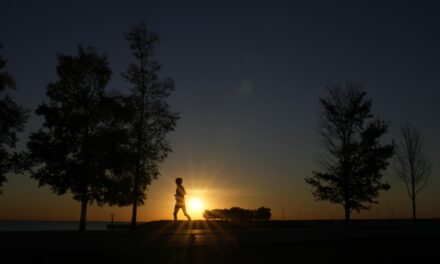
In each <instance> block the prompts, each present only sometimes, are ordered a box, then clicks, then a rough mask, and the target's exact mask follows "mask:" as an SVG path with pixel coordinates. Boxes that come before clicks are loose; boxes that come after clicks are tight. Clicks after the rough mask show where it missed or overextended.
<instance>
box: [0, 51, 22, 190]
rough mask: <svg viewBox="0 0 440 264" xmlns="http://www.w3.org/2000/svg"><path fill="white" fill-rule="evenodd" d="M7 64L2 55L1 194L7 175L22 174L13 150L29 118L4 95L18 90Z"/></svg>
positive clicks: (0, 90) (0, 99)
mask: <svg viewBox="0 0 440 264" xmlns="http://www.w3.org/2000/svg"><path fill="white" fill-rule="evenodd" d="M2 48H3V47H2V45H1V44H0V49H2ZM6 64H7V60H6V59H4V58H3V56H2V55H1V54H0V93H1V97H0V194H2V187H3V183H4V182H6V181H7V179H6V174H7V173H9V172H11V171H14V172H17V173H18V172H21V169H22V168H21V166H20V165H19V161H20V154H18V153H16V152H13V151H12V150H13V149H14V148H15V147H16V143H17V140H18V139H17V133H18V132H21V131H23V126H24V123H25V122H26V120H27V117H28V115H27V110H25V109H24V108H22V107H21V106H19V105H17V104H16V103H15V102H14V100H12V98H11V97H10V96H9V95H8V93H5V94H3V93H4V92H5V91H6V89H14V90H15V89H16V86H15V80H14V78H13V77H12V76H11V74H10V73H9V72H7V71H6V69H5V68H6Z"/></svg>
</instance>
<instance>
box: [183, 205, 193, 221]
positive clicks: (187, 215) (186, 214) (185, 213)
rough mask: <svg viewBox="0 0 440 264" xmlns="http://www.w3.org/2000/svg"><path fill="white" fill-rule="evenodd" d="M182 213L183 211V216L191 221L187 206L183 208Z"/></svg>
mask: <svg viewBox="0 0 440 264" xmlns="http://www.w3.org/2000/svg"><path fill="white" fill-rule="evenodd" d="M182 211H183V214H184V215H185V216H186V218H188V220H191V217H190V216H189V214H188V213H187V212H186V206H182Z"/></svg>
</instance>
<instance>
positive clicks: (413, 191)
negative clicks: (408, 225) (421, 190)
mask: <svg viewBox="0 0 440 264" xmlns="http://www.w3.org/2000/svg"><path fill="white" fill-rule="evenodd" d="M414 189H415V188H414V184H413V186H412V193H413V195H412V199H411V202H412V221H413V223H415V222H416V220H417V216H416V193H415V190H414Z"/></svg>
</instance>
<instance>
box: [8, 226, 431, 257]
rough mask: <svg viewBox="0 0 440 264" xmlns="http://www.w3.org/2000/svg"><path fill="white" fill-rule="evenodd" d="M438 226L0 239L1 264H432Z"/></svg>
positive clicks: (175, 229)
mask: <svg viewBox="0 0 440 264" xmlns="http://www.w3.org/2000/svg"><path fill="white" fill-rule="evenodd" d="M439 257H440V221H438V220H434V221H423V222H419V223H417V224H415V225H413V224H410V223H408V222H406V221H364V222H362V221H358V222H355V223H353V224H352V225H350V226H348V227H346V226H344V225H342V224H341V223H339V222H316V221H315V222H307V221H303V222H276V221H271V222H269V223H256V224H231V223H230V222H215V221H211V222H210V223H207V222H206V221H192V222H191V223H190V224H188V223H187V222H179V223H177V224H174V223H172V222H169V221H159V222H152V223H148V224H145V225H142V226H141V229H140V230H134V231H130V230H108V231H89V232H84V233H79V232H73V231H65V232H62V231H46V232H2V233H0V263H97V262H98V263H323V262H326V263H328V262H330V263H332V262H338V263H376V262H384V261H387V262H392V263H397V262H402V263H403V262H404V261H405V262H408V261H417V263H424V262H428V261H429V262H431V263H437V262H438V259H439Z"/></svg>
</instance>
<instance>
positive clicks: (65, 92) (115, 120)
mask: <svg viewBox="0 0 440 264" xmlns="http://www.w3.org/2000/svg"><path fill="white" fill-rule="evenodd" d="M57 74H58V80H57V81H56V82H53V83H50V84H49V85H48V86H47V92H46V95H47V97H48V98H49V101H48V102H44V103H42V104H41V105H39V107H38V108H37V110H36V113H37V115H41V116H43V117H44V123H43V127H42V128H40V129H39V131H38V132H36V133H32V134H31V136H30V140H29V142H28V149H29V158H30V160H31V162H32V166H31V167H30V169H29V170H30V171H31V177H33V178H35V179H37V180H38V181H39V185H40V186H42V185H50V186H51V188H52V191H53V192H54V193H56V194H58V195H63V194H65V193H66V192H68V191H70V192H71V193H72V194H73V198H74V199H75V200H77V201H80V202H81V216H80V225H79V229H80V231H84V230H85V227H86V214H87V205H88V204H89V203H93V202H96V203H97V204H98V205H102V204H103V203H104V202H106V201H108V200H110V203H123V201H118V199H117V198H115V196H116V194H117V193H118V192H122V193H124V188H128V187H129V185H127V183H126V182H123V181H119V178H118V175H119V172H120V171H122V170H123V169H124V168H119V166H120V165H119V164H124V162H121V163H119V162H117V161H119V160H123V158H124V156H125V154H126V153H127V151H125V150H124V147H125V149H127V147H126V146H127V144H128V134H127V133H126V129H124V126H123V125H121V124H122V122H121V121H120V120H121V116H123V113H124V111H125V110H124V107H123V106H121V103H120V102H118V100H116V99H114V98H112V97H109V96H106V94H105V90H104V89H105V87H106V85H107V84H108V82H109V80H110V77H111V74H112V73H111V70H110V69H109V67H108V62H107V58H106V56H105V55H100V54H98V53H97V52H96V50H95V49H93V48H84V47H81V46H80V47H79V48H78V54H77V55H76V56H70V55H62V54H60V55H58V66H57ZM118 188H121V190H118ZM126 204H127V203H126Z"/></svg>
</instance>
